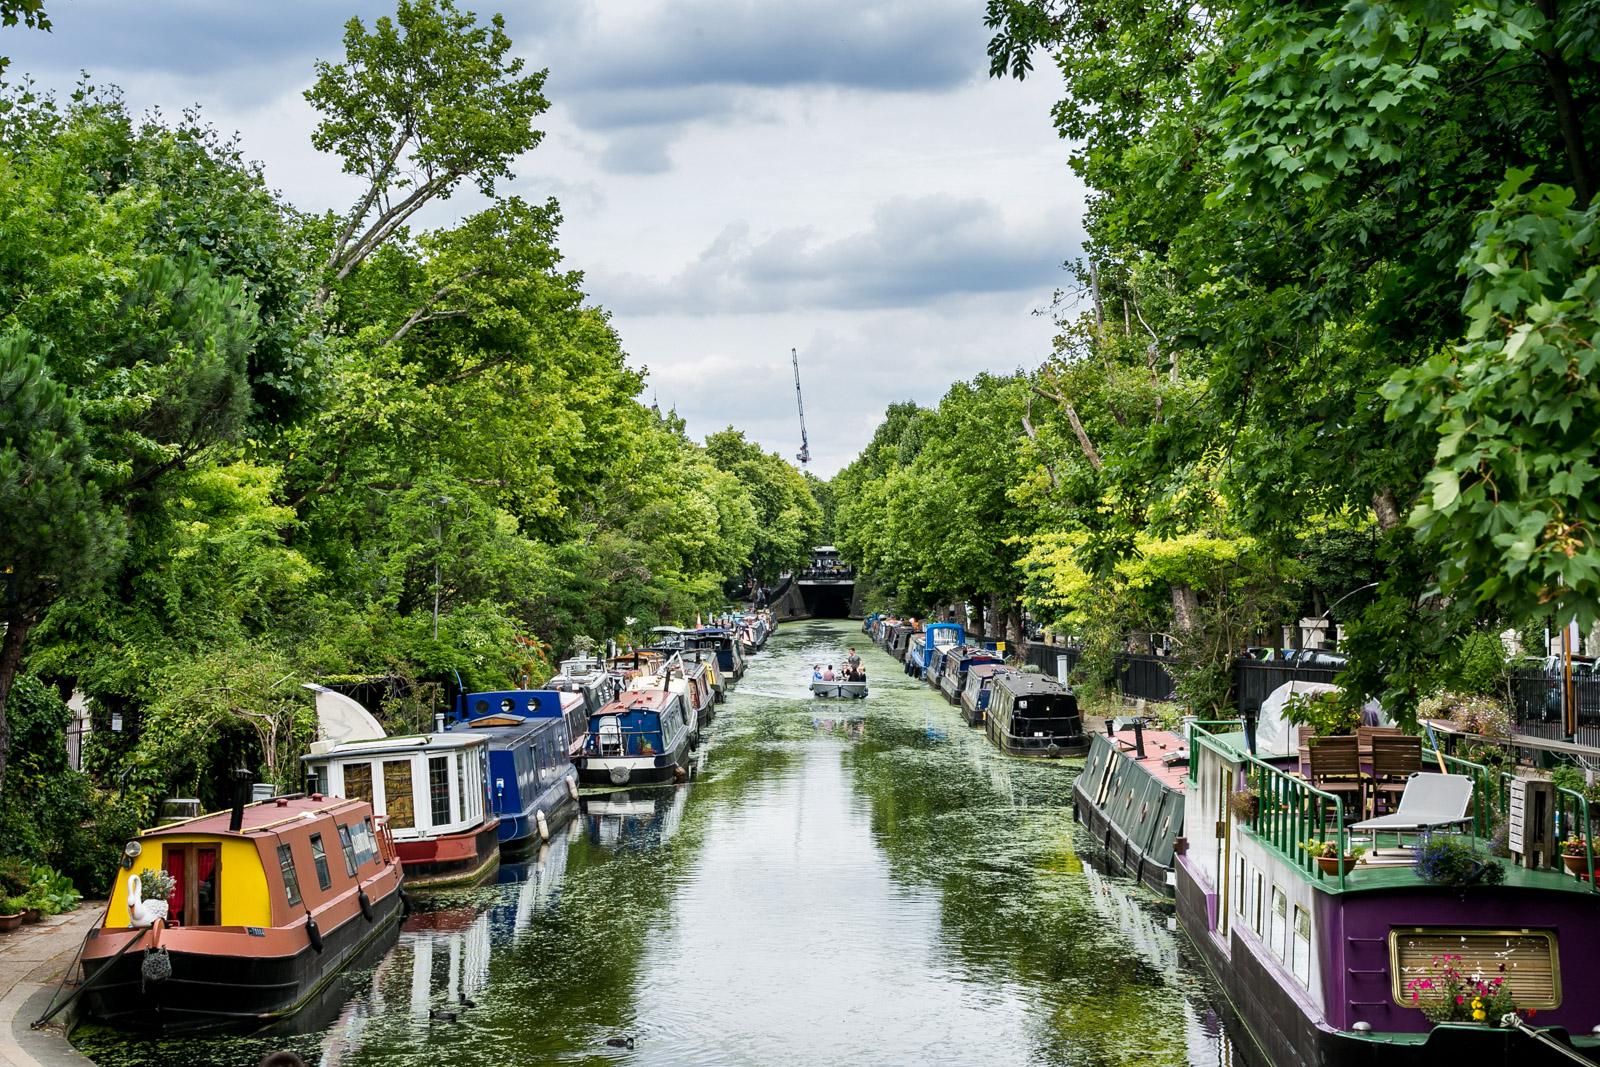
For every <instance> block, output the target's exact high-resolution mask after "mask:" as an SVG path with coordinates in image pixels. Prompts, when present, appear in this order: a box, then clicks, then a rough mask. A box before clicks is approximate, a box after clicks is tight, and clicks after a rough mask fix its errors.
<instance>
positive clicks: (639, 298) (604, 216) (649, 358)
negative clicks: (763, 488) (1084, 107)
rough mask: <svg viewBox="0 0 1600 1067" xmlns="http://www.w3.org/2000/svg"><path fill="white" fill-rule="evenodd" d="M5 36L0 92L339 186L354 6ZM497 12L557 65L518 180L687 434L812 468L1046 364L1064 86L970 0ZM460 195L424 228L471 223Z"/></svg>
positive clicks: (166, 11)
mask: <svg viewBox="0 0 1600 1067" xmlns="http://www.w3.org/2000/svg"><path fill="white" fill-rule="evenodd" d="M46 6H47V9H48V11H49V13H50V17H51V20H52V22H53V23H54V30H53V32H51V33H49V34H41V33H36V32H32V31H27V30H24V29H20V28H17V29H9V30H6V31H4V35H3V37H0V42H3V44H4V48H0V53H3V54H8V55H10V56H11V57H12V67H11V70H10V74H9V76H10V77H12V78H15V77H17V76H20V75H22V74H24V73H26V74H30V75H32V76H33V77H35V78H36V79H37V80H38V81H39V82H40V83H41V84H42V85H44V86H47V87H53V88H58V89H59V88H65V87H69V86H70V85H72V84H73V82H75V81H76V80H77V78H78V74H79V72H80V71H87V72H89V74H90V75H91V76H92V77H93V79H94V80H95V81H96V82H98V83H101V84H106V83H111V84H116V85H120V86H121V87H122V88H123V89H124V90H125V91H126V94H127V97H128V100H129V102H130V104H132V105H133V106H134V107H135V108H138V109H143V108H147V107H152V106H160V107H161V108H163V109H164V110H166V111H168V112H176V111H178V110H181V109H182V108H183V107H185V106H187V105H190V104H195V103H198V104H199V105H201V107H202V109H203V111H204V112H205V114H206V115H207V116H208V117H209V118H210V119H211V121H213V122H214V123H215V124H216V125H218V126H220V127H223V128H224V129H228V130H238V131H239V132H240V133H241V135H242V137H243V142H244V146H245V149H246V152H247V154H248V155H250V156H251V157H253V158H257V159H260V160H262V161H263V162H264V163H265V165H266V168H267V175H268V178H269V180H270V181H271V183H272V184H273V185H274V186H276V187H277V188H278V189H280V190H281V191H282V192H283V194H284V196H285V197H287V198H288V199H289V200H290V201H292V202H293V203H295V204H297V205H299V206H300V207H302V208H306V209H310V210H321V209H324V208H338V209H344V208H346V207H348V205H349V204H350V203H351V202H352V200H353V199H354V196H355V192H356V190H355V187H354V185H353V183H352V181H351V180H350V179H348V178H347V177H346V176H345V175H343V174H342V173H341V172H340V169H339V165H338V163H337V161H335V160H334V159H332V158H331V157H326V156H321V155H319V154H318V153H316V152H315V151H314V150H313V149H312V148H311V146H310V144H309V141H308V136H307V135H308V132H309V130H310V129H311V127H312V125H313V124H314V121H315V119H314V116H313V113H312V112H311V110H310V108H309V107H308V106H307V105H306V103H305V101H304V100H303V99H302V97H301V93H302V92H303V91H304V90H305V88H306V87H307V86H308V85H309V84H310V78H311V64H312V61H313V60H314V59H318V58H326V59H338V58H339V57H340V56H341V55H342V48H341V46H340V38H341V34H342V24H343V22H344V20H345V19H347V18H349V17H350V16H351V15H358V16H360V17H361V18H363V19H364V20H366V21H368V22H369V23H370V21H371V19H372V18H374V17H375V16H377V15H380V14H383V13H386V12H388V11H392V3H391V4H383V3H373V2H369V0H271V2H268V0H148V2H144V3H129V2H127V0H52V2H49V3H47V5H46ZM460 6H462V7H464V8H471V9H473V10H477V11H479V12H480V13H483V14H488V13H489V12H491V11H493V10H495V9H496V7H499V8H501V9H503V10H504V13H505V15H506V20H507V28H508V30H509V32H510V34H511V36H512V38H513V40H514V41H515V42H516V48H517V51H518V52H519V53H520V54H521V55H523V56H525V57H526V58H527V59H528V61H529V62H530V64H532V65H534V66H536V67H548V68H549V70H550V77H549V81H548V83H547V85H546V95H547V96H548V97H549V98H550V100H551V102H552V107H551V109H550V112H549V113H548V115H547V116H545V120H544V122H543V124H542V128H543V129H544V130H545V131H546V138H545V141H544V143H543V144H542V145H541V146H540V147H539V148H537V149H536V150H535V151H533V152H532V153H530V154H529V155H528V156H527V157H526V158H524V159H523V160H521V161H520V163H519V165H518V166H517V168H516V170H517V180H516V182H515V183H514V184H513V185H512V186H511V187H509V188H508V189H506V190H505V191H507V192H515V193H519V194H521V195H522V196H524V197H528V198H543V197H545V196H549V195H554V196H556V197H557V198H559V199H560V201H561V203H562V208H563V212H564V215H565V217H566V223H565V226H564V227H563V231H562V232H563V236H562V249H563V252H564V253H565V255H566V258H567V261H568V263H569V265H571V266H573V267H575V268H577V269H580V270H583V271H584V272H585V273H586V275H587V279H588V288H589V291H590V292H591V293H592V294H593V296H594V298H595V299H596V300H597V301H598V302H599V303H600V304H602V305H604V306H605V307H607V308H609V309H610V310H611V311H612V312H613V313H614V316H615V322H616V324H617V327H618V329H619V330H620V332H621V334H622V338H623V342H624V344H625V345H626V347H627V350H628V352H629V353H630V355H631V357H632V359H633V361H634V363H635V364H637V365H640V366H643V367H647V368H648V369H649V372H650V385H649V390H650V392H651V393H652V394H653V395H654V397H655V398H656V399H657V400H658V401H659V403H660V404H661V405H662V406H663V407H668V406H671V407H675V408H676V409H677V410H678V412H679V413H680V414H682V415H683V416H684V417H685V418H686V419H687V420H688V423H689V428H690V430H691V432H693V433H694V434H696V435H697V436H698V435H703V434H705V433H708V432H710V431H713V430H717V429H720V428H721V427H723V426H725V425H727V424H729V423H733V424H735V425H737V426H739V427H741V428H743V429H744V430H746V432H748V433H749V434H751V435H752V436H753V437H755V438H756V439H758V440H760V441H761V442H762V443H763V444H765V445H766V446H767V447H769V448H772V449H775V450H777V451H780V452H782V453H783V454H784V455H792V454H793V452H794V451H795V449H796V448H797V446H798V445H799V430H798V426H797V422H796V416H795V408H794V391H793V381H792V377H791V369H790V365H789V350H790V348H798V349H799V351H800V358H801V375H802V378H803V380H804V384H805V388H806V400H807V408H806V415H807V425H808V429H809V431H810V437H811V445H812V453H813V457H814V458H813V463H812V469H813V470H815V471H816V472H817V473H818V474H821V475H824V476H827V475H829V474H832V473H833V472H834V471H835V470H837V469H838V468H839V467H840V466H842V465H844V464H845V463H847V462H849V460H850V458H851V457H852V456H854V455H855V453H856V452H857V451H858V450H859V449H860V448H861V447H862V445H864V444H865V443H866V442H867V440H868V439H869V438H870V436H871V434H872V431H873V429H874V427H876V425H877V423H878V422H879V420H880V419H881V418H882V414H883V409H884V408H885V407H886V406H887V405H888V404H889V403H891V402H893V401H897V400H905V399H913V400H917V401H919V402H921V403H925V404H926V403H932V402H935V401H937V399H938V398H939V396H941V395H942V394H943V392H944V391H945V389H946V388H947V387H948V386H949V384H950V382H951V381H952V380H954V379H956V378H961V377H967V376H969V375H971V374H973V373H976V372H977V371H980V370H997V371H1007V370H1012V369H1015V368H1017V367H1019V366H1032V365H1034V364H1036V363H1038V362H1039V361H1040V360H1041V359H1043V358H1044V356H1045V355H1047V354H1048V352H1049V342H1050V335H1051V324H1050V320H1049V317H1048V316H1043V315H1039V314H1036V312H1038V311H1039V310H1040V309H1042V308H1044V307H1046V306H1047V305H1048V303H1049V301H1050V296H1051V293H1052V292H1053V290H1055V289H1056V288H1057V287H1060V286H1064V285H1066V284H1067V283H1068V278H1067V276H1066V274H1065V273H1064V272H1063V270H1062V263H1063V262H1064V261H1065V260H1067V259H1070V258H1072V257H1074V256H1076V255H1077V253H1078V248H1079V243H1080V241H1081V239H1082V238H1081V227H1080V216H1081V214H1082V208H1083V192H1082V189H1081V186H1080V185H1079V184H1078V183H1077V181H1076V180H1075V179H1074V178H1073V177H1072V175H1071V174H1070V173H1069V172H1068V171H1067V168H1066V164H1065V159H1066V150H1065V146H1064V145H1063V144H1062V143H1061V142H1060V141H1058V140H1057V139H1056V137H1055V134H1054V131H1053V129H1052V127H1051V125H1050V116H1049V109H1050V105H1051V104H1052V103H1053V102H1054V100H1055V98H1056V97H1057V96H1058V95H1059V81H1058V80H1057V79H1056V78H1054V77H1053V76H1051V75H1050V73H1049V72H1048V70H1047V71H1046V72H1044V73H1043V74H1038V75H1035V76H1034V77H1032V78H1030V79H1029V80H1028V81H1027V82H1024V83H1017V82H1014V81H994V80H991V79H989V78H988V77H987V75H986V70H985V60H986V57H985V54H984V45H985V42H986V39H987V38H986V34H985V31H984V27H983V24H982V11H983V2H982V0H785V2H782V3H779V2H777V0H540V2H538V3H533V4H528V3H523V4H512V3H502V4H500V5H493V4H490V3H474V2H472V0H464V2H461V5H460ZM480 206H481V203H480V202H478V201H476V200H474V199H473V198H472V197H470V196H465V195H458V196H457V197H456V198H455V199H453V200H452V201H451V202H450V203H449V204H447V205H445V206H444V207H443V208H441V209H440V211H438V212H436V213H435V214H434V216H433V217H432V218H431V219H430V220H429V221H430V222H431V223H433V224H441V223H444V222H447V221H449V219H450V218H451V217H453V216H457V215H461V214H465V213H468V212H471V211H473V210H476V209H477V208H478V207H480Z"/></svg>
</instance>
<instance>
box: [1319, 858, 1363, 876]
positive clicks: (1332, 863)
mask: <svg viewBox="0 0 1600 1067" xmlns="http://www.w3.org/2000/svg"><path fill="white" fill-rule="evenodd" d="M1355 865H1356V858H1355V857H1354V856H1318V857H1317V866H1318V867H1321V868H1322V873H1323V874H1349V873H1350V872H1351V871H1352V870H1353V869H1354V868H1355Z"/></svg>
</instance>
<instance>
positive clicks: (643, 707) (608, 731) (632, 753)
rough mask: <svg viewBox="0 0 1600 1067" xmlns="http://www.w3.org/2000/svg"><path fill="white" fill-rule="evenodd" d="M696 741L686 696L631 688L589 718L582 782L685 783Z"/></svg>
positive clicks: (580, 763) (580, 771)
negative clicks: (690, 753) (690, 756)
mask: <svg viewBox="0 0 1600 1067" xmlns="http://www.w3.org/2000/svg"><path fill="white" fill-rule="evenodd" d="M695 740H696V737H695V722H694V711H693V709H692V708H690V706H689V704H688V702H687V701H686V700H685V699H684V697H683V694H681V693H674V692H670V691H668V690H665V689H630V690H628V691H627V692H624V693H623V694H622V695H621V696H620V697H618V698H617V699H616V700H615V701H613V702H612V703H610V704H607V705H606V706H605V707H603V708H601V709H600V710H599V711H597V712H595V713H594V714H593V715H591V716H589V729H588V732H587V734H586V735H585V738H584V747H583V754H582V755H580V756H579V757H578V777H579V779H580V780H582V781H584V782H590V783H593V784H596V785H628V784H630V783H637V784H648V783H650V782H676V781H683V780H684V779H686V778H687V777H688V776H689V752H690V749H691V748H692V747H693V745H694V743H695Z"/></svg>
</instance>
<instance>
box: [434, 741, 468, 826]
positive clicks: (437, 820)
mask: <svg viewBox="0 0 1600 1067" xmlns="http://www.w3.org/2000/svg"><path fill="white" fill-rule="evenodd" d="M461 784H462V786H463V787H465V786H466V783H465V782H462V783H461ZM428 799H429V802H430V804H429V806H430V808H431V810H430V811H429V814H430V815H431V816H432V817H433V825H435V826H443V825H444V824H445V823H447V822H449V821H450V757H449V756H434V757H432V758H430V759H429V760H428Z"/></svg>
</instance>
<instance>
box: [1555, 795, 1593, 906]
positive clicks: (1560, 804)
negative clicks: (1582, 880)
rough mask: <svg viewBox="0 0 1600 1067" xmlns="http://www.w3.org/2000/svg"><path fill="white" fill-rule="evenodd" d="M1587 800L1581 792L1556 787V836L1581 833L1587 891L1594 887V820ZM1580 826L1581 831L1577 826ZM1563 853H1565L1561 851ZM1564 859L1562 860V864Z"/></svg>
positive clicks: (1565, 837) (1559, 837)
mask: <svg viewBox="0 0 1600 1067" xmlns="http://www.w3.org/2000/svg"><path fill="white" fill-rule="evenodd" d="M1589 811H1590V809H1589V801H1588V800H1586V799H1585V798H1584V796H1583V794H1582V793H1576V792H1573V791H1572V790H1571V789H1563V788H1561V787H1560V786H1557V787H1556V838H1557V839H1558V840H1562V841H1564V840H1566V839H1567V838H1569V837H1572V836H1574V835H1576V834H1579V833H1582V835H1583V865H1584V866H1583V869H1584V871H1585V872H1586V873H1587V874H1588V876H1589V892H1591V893H1593V892H1595V891H1596V887H1595V878H1594V875H1595V855H1594V821H1593V819H1591V818H1590V815H1589ZM1580 826H1581V827H1582V829H1581V831H1580V829H1579V827H1580ZM1563 855H1565V853H1563ZM1564 863H1565V861H1564V860H1563V864H1564Z"/></svg>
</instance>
